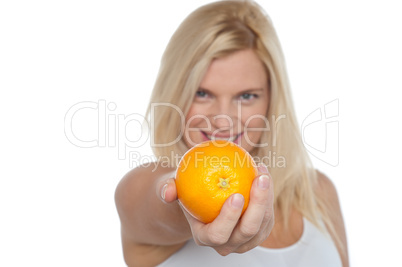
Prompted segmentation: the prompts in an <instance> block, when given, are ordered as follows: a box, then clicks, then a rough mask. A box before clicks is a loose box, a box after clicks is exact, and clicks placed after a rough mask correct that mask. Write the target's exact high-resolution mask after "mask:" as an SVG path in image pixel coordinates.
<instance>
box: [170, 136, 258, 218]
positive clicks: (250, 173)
mask: <svg viewBox="0 0 402 267" xmlns="http://www.w3.org/2000/svg"><path fill="white" fill-rule="evenodd" d="M256 176H257V169H256V166H255V162H254V160H253V158H252V157H251V156H250V154H249V153H248V152H247V151H246V150H244V149H243V148H241V147H240V146H238V145H236V144H234V143H232V142H229V141H225V140H211V141H206V142H203V143H200V144H198V145H196V146H194V147H193V148H191V149H190V150H188V151H187V153H186V154H184V156H183V157H182V158H181V160H180V162H179V164H178V167H177V170H176V180H175V182H176V190H177V197H178V199H179V201H180V203H181V204H182V206H183V207H184V209H185V210H187V211H188V212H189V213H190V214H191V215H192V216H193V217H195V218H197V219H198V220H200V221H202V222H204V223H210V222H212V221H213V220H214V219H215V218H216V217H217V216H218V214H219V212H220V210H221V208H222V206H223V204H224V202H225V201H226V199H227V198H228V197H229V196H231V195H232V194H235V193H240V194H242V195H243V197H244V200H245V202H244V206H243V211H242V214H243V213H244V211H245V210H246V208H247V206H248V202H249V199H250V189H251V184H252V183H253V180H254V178H255V177H256Z"/></svg>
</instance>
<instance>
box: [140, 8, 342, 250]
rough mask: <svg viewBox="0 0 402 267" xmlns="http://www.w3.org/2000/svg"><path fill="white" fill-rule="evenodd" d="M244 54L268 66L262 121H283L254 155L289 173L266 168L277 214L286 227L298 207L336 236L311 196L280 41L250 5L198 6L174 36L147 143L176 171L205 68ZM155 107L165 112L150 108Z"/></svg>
mask: <svg viewBox="0 0 402 267" xmlns="http://www.w3.org/2000/svg"><path fill="white" fill-rule="evenodd" d="M243 49H253V50H254V51H255V53H256V54H257V55H258V56H259V58H260V59H261V61H262V62H263V63H264V65H265V67H266V70H267V74H268V77H269V84H270V103H269V109H268V114H267V118H268V119H270V118H272V119H274V118H278V117H279V116H282V118H284V119H282V120H281V121H280V123H278V124H277V123H276V122H277V121H276V120H275V121H274V123H275V125H274V127H273V131H272V129H271V131H268V132H264V134H263V136H262V138H261V140H260V143H261V144H270V145H269V146H266V147H259V148H257V149H255V150H254V151H253V156H254V158H260V159H267V155H271V156H272V155H278V156H281V157H283V159H285V161H286V162H285V164H286V167H284V166H276V164H274V165H273V166H272V164H270V163H272V162H268V163H267V162H265V163H266V164H267V165H268V168H269V171H270V173H271V175H272V178H273V179H274V185H275V192H274V194H275V207H276V208H277V209H279V211H280V212H281V215H282V217H283V220H284V223H285V226H287V225H288V221H289V216H290V211H291V209H292V208H295V209H297V210H298V211H299V212H301V214H302V215H303V216H305V217H306V218H307V219H309V220H310V221H311V222H313V223H314V224H316V225H317V226H318V227H321V225H320V223H319V221H320V219H322V220H323V221H324V222H325V223H326V225H327V226H328V230H329V231H330V232H332V233H333V234H335V232H334V230H333V225H332V223H331V222H330V219H329V217H328V215H327V213H326V212H325V205H324V204H323V202H322V201H321V200H320V199H319V198H318V197H316V195H315V193H314V187H315V186H316V183H317V174H316V171H315V169H314V168H313V166H312V164H311V162H310V159H309V157H308V154H307V152H306V150H305V147H304V145H303V142H302V140H301V137H300V136H301V135H300V132H299V126H298V123H297V121H296V115H295V111H294V108H293V102H292V98H291V93H290V86H289V82H288V77H287V72H286V66H285V60H284V56H283V53H282V49H281V46H280V43H279V40H278V37H277V35H276V32H275V29H274V27H273V25H272V22H271V21H270V19H269V18H268V16H267V15H266V14H265V13H264V11H263V10H262V8H261V7H260V6H258V5H257V4H256V3H254V2H252V1H220V2H215V3H211V4H208V5H205V6H202V7H200V8H199V9H197V10H196V11H194V12H193V13H191V14H190V15H189V16H188V17H187V18H186V19H185V20H184V21H183V22H182V24H181V25H180V26H179V28H178V29H177V30H176V32H175V33H174V35H173V36H172V38H171V40H170V42H169V44H168V46H167V48H166V50H165V53H164V55H163V57H162V61H161V66H160V71H159V74H158V77H157V80H156V84H155V87H154V90H153V93H152V96H151V101H150V106H149V107H148V112H147V114H148V115H151V117H152V118H151V121H152V125H153V128H152V129H151V133H152V134H151V136H152V140H154V141H155V142H156V145H155V146H153V148H152V149H153V151H154V153H155V155H156V156H157V157H169V158H170V160H171V165H172V166H175V165H176V164H177V158H180V156H181V155H183V154H184V153H185V152H186V151H187V150H188V147H187V146H186V145H185V143H184V141H183V139H182V138H180V137H181V136H182V134H183V131H184V126H185V125H184V121H183V117H185V114H187V112H188V110H189V108H190V106H191V104H192V99H193V98H194V95H195V93H196V91H197V90H198V87H199V84H200V83H201V80H202V78H203V76H204V75H205V73H206V71H207V68H208V66H209V64H210V63H211V61H212V60H213V59H215V58H220V57H224V56H226V55H228V54H231V53H233V52H235V51H239V50H243ZM155 103H169V105H160V106H158V107H156V106H153V107H152V104H155ZM172 105H174V106H175V107H177V108H178V109H174V108H172ZM180 111H182V112H183V113H182V114H180ZM283 116H285V117H283ZM271 122H273V121H271ZM160 144H165V145H160ZM166 144H169V145H166ZM175 155H178V157H176V159H175V158H174V157H175ZM335 236H336V235H335ZM335 241H338V242H337V243H339V240H335Z"/></svg>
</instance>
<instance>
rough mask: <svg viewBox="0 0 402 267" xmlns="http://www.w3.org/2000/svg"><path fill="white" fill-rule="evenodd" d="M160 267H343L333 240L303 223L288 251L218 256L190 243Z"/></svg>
mask: <svg viewBox="0 0 402 267" xmlns="http://www.w3.org/2000/svg"><path fill="white" fill-rule="evenodd" d="M158 266H159V267H197V266H203V267H204V266H206V267H215V266H217V267H234V266H242V267H243V266H245V267H258V266H267V267H271V266H272V267H288V266H289V267H341V266H342V263H341V258H340V256H339V254H338V251H337V249H336V247H335V245H334V242H333V241H332V239H331V238H330V237H329V236H328V235H326V234H324V233H323V232H322V231H320V230H319V229H317V227H315V226H314V225H313V224H312V223H311V222H309V221H308V220H307V219H303V234H302V237H301V238H300V240H299V241H297V242H296V243H295V244H293V245H291V246H289V247H286V248H277V249H271V248H264V247H256V248H254V249H252V250H250V251H248V252H246V253H243V254H236V253H232V254H229V255H228V256H225V257H223V256H221V255H219V254H218V253H217V252H216V251H215V250H214V249H212V248H210V247H201V246H198V245H196V244H195V242H194V241H193V240H189V241H188V242H187V243H186V244H185V245H184V246H183V247H182V248H181V249H180V250H179V251H177V252H176V253H175V254H173V255H172V256H171V257H170V258H168V259H167V260H166V261H165V262H163V263H162V264H160V265H158Z"/></svg>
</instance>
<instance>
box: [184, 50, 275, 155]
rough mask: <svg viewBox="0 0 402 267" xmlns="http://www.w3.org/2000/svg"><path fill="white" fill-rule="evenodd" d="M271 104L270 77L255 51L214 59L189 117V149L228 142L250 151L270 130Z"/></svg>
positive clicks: (186, 128) (187, 126)
mask: <svg viewBox="0 0 402 267" xmlns="http://www.w3.org/2000/svg"><path fill="white" fill-rule="evenodd" d="M268 103H269V90H268V77H267V74H266V71H265V68H264V66H263V64H262V62H261V61H260V59H259V58H258V57H257V55H256V54H255V52H254V51H253V50H251V49H250V50H241V51H238V52H235V53H233V54H231V55H229V56H227V57H223V58H219V59H215V60H213V61H212V63H211V64H210V66H209V68H208V70H207V73H206V75H205V77H204V78H203V80H202V81H201V84H200V87H199V89H198V91H197V93H196V95H195V97H194V99H193V103H192V105H191V107H190V110H189V112H188V114H187V116H186V127H185V131H184V141H185V143H186V145H187V146H188V147H189V148H190V147H193V146H194V145H196V144H198V143H201V142H203V141H207V140H211V139H226V140H230V141H232V142H234V143H237V144H239V145H240V146H242V147H243V148H244V149H246V150H247V151H249V152H250V151H251V150H252V149H253V148H254V147H255V145H256V144H258V143H259V140H260V137H261V135H262V132H263V131H264V130H266V131H267V130H269V124H268V121H267V119H266V117H265V116H266V114H267V110H268Z"/></svg>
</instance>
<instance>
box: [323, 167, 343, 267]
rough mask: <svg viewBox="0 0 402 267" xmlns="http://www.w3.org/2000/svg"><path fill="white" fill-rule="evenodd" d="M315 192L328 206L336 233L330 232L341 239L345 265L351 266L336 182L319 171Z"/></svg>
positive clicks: (341, 250)
mask: <svg viewBox="0 0 402 267" xmlns="http://www.w3.org/2000/svg"><path fill="white" fill-rule="evenodd" d="M315 192H316V194H317V196H318V197H319V198H320V199H321V200H322V201H323V203H324V204H325V206H326V211H327V214H328V216H329V219H330V220H331V223H332V224H333V230H334V233H330V234H331V235H332V237H333V238H334V239H338V240H339V242H340V244H337V248H338V251H339V254H340V255H341V258H342V264H343V266H344V267H347V266H349V256H348V248H347V238H346V230H345V224H344V220H343V215H342V210H341V205H340V202H339V197H338V193H337V190H336V187H335V185H334V183H333V182H332V181H331V180H330V179H329V178H328V177H327V176H326V175H325V174H323V173H322V172H319V171H317V186H316V188H315Z"/></svg>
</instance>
